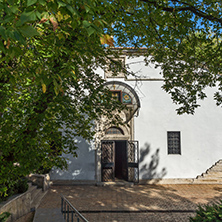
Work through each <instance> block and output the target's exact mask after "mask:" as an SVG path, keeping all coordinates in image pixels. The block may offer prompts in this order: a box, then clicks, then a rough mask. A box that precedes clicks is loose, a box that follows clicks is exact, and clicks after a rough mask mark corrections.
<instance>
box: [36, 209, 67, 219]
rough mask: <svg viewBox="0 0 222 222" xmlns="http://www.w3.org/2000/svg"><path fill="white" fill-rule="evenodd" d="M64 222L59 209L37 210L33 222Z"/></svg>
mask: <svg viewBox="0 0 222 222" xmlns="http://www.w3.org/2000/svg"><path fill="white" fill-rule="evenodd" d="M46 221H47V222H65V219H64V218H63V215H62V213H61V209H60V208H39V209H37V210H36V212H35V216H34V220H33V222H46Z"/></svg>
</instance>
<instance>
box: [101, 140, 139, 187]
mask: <svg viewBox="0 0 222 222" xmlns="http://www.w3.org/2000/svg"><path fill="white" fill-rule="evenodd" d="M126 144H127V145H126V146H127V152H126V155H127V157H126V162H127V163H126V164H127V169H126V170H127V172H126V175H127V178H126V180H127V181H130V182H135V183H138V182H139V163H138V161H139V150H138V149H139V146H138V144H139V143H138V141H127V143H126ZM101 165H102V169H101V170H102V181H103V182H107V181H114V180H115V141H112V140H106V141H101Z"/></svg>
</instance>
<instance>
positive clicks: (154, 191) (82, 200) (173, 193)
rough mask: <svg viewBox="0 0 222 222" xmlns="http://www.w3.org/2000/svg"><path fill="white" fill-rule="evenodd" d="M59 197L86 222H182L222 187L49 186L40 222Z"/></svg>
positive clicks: (217, 196) (57, 204)
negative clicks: (43, 213) (81, 215)
mask: <svg viewBox="0 0 222 222" xmlns="http://www.w3.org/2000/svg"><path fill="white" fill-rule="evenodd" d="M60 194H63V195H64V196H65V197H66V198H67V199H68V200H69V201H70V202H71V203H72V204H73V206H74V207H75V208H76V209H77V210H78V211H80V212H81V213H82V214H83V216H84V217H85V218H86V219H88V220H89V221H90V222H93V221H101V222H117V221H118V222H119V221H137V222H142V221H143V222H147V221H151V222H155V221H157V222H161V221H164V222H168V221H169V222H171V221H172V222H174V221H179V222H182V221H189V217H190V216H192V215H194V212H195V210H196V209H197V206H198V205H199V204H206V203H213V202H217V201H219V200H220V199H222V185H197V184H192V185H176V184H174V185H135V186H132V187H123V186H104V187H98V186H83V185H82V186H52V187H51V188H50V190H49V192H48V193H47V195H46V196H45V197H44V199H43V200H42V202H41V204H40V206H39V208H38V211H42V212H43V211H44V212H46V211H47V209H49V213H48V214H49V215H48V216H47V215H45V219H43V218H42V219H41V222H46V221H48V220H47V217H50V214H51V213H50V210H52V209H56V208H57V209H58V208H59V207H60V204H61V200H60V199H61V198H60ZM51 212H52V211H51ZM56 221H59V220H56ZM60 221H62V220H60ZM36 222H38V221H36Z"/></svg>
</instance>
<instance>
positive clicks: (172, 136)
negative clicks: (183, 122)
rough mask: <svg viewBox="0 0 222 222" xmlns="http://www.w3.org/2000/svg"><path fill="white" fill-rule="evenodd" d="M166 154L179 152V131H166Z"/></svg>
mask: <svg viewBox="0 0 222 222" xmlns="http://www.w3.org/2000/svg"><path fill="white" fill-rule="evenodd" d="M167 145H168V154H181V145H180V132H172V131H171V132H169V131H168V132H167Z"/></svg>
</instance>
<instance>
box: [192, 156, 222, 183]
mask: <svg viewBox="0 0 222 222" xmlns="http://www.w3.org/2000/svg"><path fill="white" fill-rule="evenodd" d="M193 183H194V184H222V160H219V161H217V162H216V163H215V164H214V165H213V166H212V167H210V168H209V169H208V170H207V171H206V172H205V173H203V174H201V175H199V176H197V177H196V179H194V180H193Z"/></svg>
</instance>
